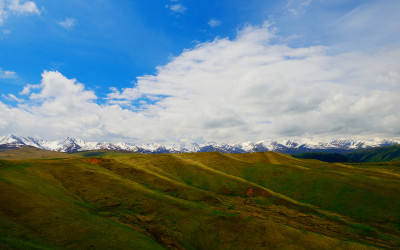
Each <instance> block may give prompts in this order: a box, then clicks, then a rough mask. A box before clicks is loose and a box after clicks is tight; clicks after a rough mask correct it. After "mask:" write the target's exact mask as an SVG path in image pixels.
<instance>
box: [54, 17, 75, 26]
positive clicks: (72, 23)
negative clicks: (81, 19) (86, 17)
mask: <svg viewBox="0 0 400 250" xmlns="http://www.w3.org/2000/svg"><path fill="white" fill-rule="evenodd" d="M58 24H59V25H61V26H62V27H64V28H66V29H70V28H72V27H74V26H75V24H76V20H75V19H74V18H72V17H66V18H65V19H64V20H63V21H59V22H58Z"/></svg>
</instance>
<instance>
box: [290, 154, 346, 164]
mask: <svg viewBox="0 0 400 250" xmlns="http://www.w3.org/2000/svg"><path fill="white" fill-rule="evenodd" d="M292 156H293V157H296V158H300V159H315V160H320V161H325V162H353V160H351V159H350V158H348V157H346V156H344V155H342V154H338V153H323V152H306V153H301V154H293V155H292Z"/></svg>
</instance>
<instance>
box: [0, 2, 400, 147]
mask: <svg viewBox="0 0 400 250" xmlns="http://www.w3.org/2000/svg"><path fill="white" fill-rule="evenodd" d="M399 10H400V3H399V1H396V0H379V1H378V0H337V1H328V0H285V1H277V0H270V1H265V0H263V1H262V0H253V1H237V0H229V1H228V0H217V1H193V0H192V1H189V0H157V1H155V0H148V1H133V0H130V1H128V0H118V1H108V0H92V1H78V0H68V1H66V0H60V1H44V0H34V1H23V0H0V85H1V89H0V91H1V93H0V94H2V95H1V97H0V98H1V99H0V102H1V104H2V105H4V106H3V107H2V109H3V113H4V114H8V116H6V115H5V116H3V118H2V119H3V120H2V121H0V132H2V133H3V134H4V133H16V134H22V135H29V136H38V137H42V138H45V139H54V138H58V137H65V136H74V137H80V138H85V139H92V140H121V139H126V140H128V141H133V142H136V141H138V142H139V141H140V142H165V141H174V142H192V141H203V140H213V141H214V140H215V141H231V140H236V141H238V140H250V139H251V140H258V139H259V140H261V139H266V137H296V136H299V137H304V136H309V137H310V136H311V137H313V136H316V137H319V136H321V137H324V136H329V137H341V136H369V137H374V136H385V137H393V136H399V135H400V131H399V130H398V129H396V128H395V125H396V123H397V122H398V119H397V120H396V117H393V115H396V114H397V113H398V112H399V104H398V102H397V101H395V100H396V99H397V97H398V96H397V95H398V90H399V78H398V74H399V67H398V64H397V62H396V60H393V58H392V56H393V55H397V53H398V51H399V48H400V47H399V42H400V22H399V18H398V11H399ZM258 36H260V37H258ZM246 39H247V40H246ZM258 47H260V49H259V50H256V49H255V50H254V51H253V52H251V51H252V49H253V48H258ZM261 47H262V48H261ZM241 49H243V51H241ZM210 51H212V53H211V54H210ZM239 52H240V53H239ZM235 53H237V55H236V56H232V57H231V58H232V60H239V61H243V62H245V61H246V60H247V59H249V65H253V67H250V66H249V67H248V68H246V66H247V65H246V64H244V65H243V66H242V67H241V68H240V69H241V70H242V71H241V72H240V73H241V75H240V76H243V77H239V76H236V75H235V73H234V72H235V71H234V70H233V69H235V67H236V66H235V63H234V62H233V61H225V60H224V58H220V57H224V56H226V55H229V56H227V57H226V58H229V57H230V56H231V55H233V54H235ZM252 53H253V54H252ZM390 55H392V56H390ZM270 57H276V58H275V59H274V62H275V64H272V63H270V64H269V65H270V66H268V67H266V66H265V65H266V63H267V62H269V60H270ZM199 58H201V59H199ZM250 58H251V60H250ZM300 60H303V62H301V61H300ZM319 60H321V61H319ZM215 61H216V62H215ZM377 61H379V62H377ZM199 62H200V63H199ZM214 62H215V63H214ZM256 62H257V63H256ZM349 62H351V63H349ZM278 63H279V65H281V64H282V65H284V66H282V67H288V68H287V70H288V73H287V74H289V75H290V74H293V76H292V77H287V76H286V75H287V74H286V73H282V75H277V73H276V74H275V73H274V74H272V73H271V74H266V73H265V72H270V71H272V72H280V71H281V68H275V67H277V65H278ZM296 63H300V64H299V65H306V66H305V69H304V71H307V70H309V72H310V73H311V72H317V73H318V74H314V75H313V76H310V75H298V74H297V73H296V74H295V73H291V72H296V69H297V68H298V65H297V64H296ZM199 64H201V67H199V68H198V69H196V70H194V71H191V70H193V69H195V68H196V67H198V66H199ZM321 65H324V67H323V68H318V67H321ZM264 66H265V68H264ZM206 67H210V68H206ZM290 67H296V68H294V69H292V68H290ZM300 67H302V66H300ZM329 67H332V68H329ZM200 69H201V71H202V72H203V73H202V74H199V75H198V74H197V73H199V70H200ZM229 69H231V70H229ZM371 69H373V70H371ZM236 72H237V71H236ZM206 74H207V75H206ZM315 75H320V76H319V77H317V78H316V79H314V78H315V77H314V76H315ZM46 77H47V78H48V79H47V78H46ZM164 77H165V78H164ZM203 77H204V79H207V80H208V81H209V83H204V82H201V81H198V79H203ZM238 77H239V78H238ZM301 77H304V79H302V78H301ZM242 78H243V79H242ZM286 78H288V79H286ZM50 79H53V81H54V82H51V80H50ZM71 79H76V80H71ZM212 79H215V80H212ZM217 79H218V80H217ZM235 79H240V81H239V80H238V82H237V83H235ZM279 79H281V81H280V80H279ZM313 79H314V80H313ZM371 79H374V80H371ZM377 79H381V80H377ZM382 79H386V80H382ZM289 80H290V81H291V82H290V83H289V82H288V81H289ZM57 81H61V83H56V82H57ZM214 81H215V82H214ZM255 82H259V83H257V84H256V83H255ZM46 84H48V85H46ZM292 84H293V85H292ZM359 84H363V85H362V86H360V85H359ZM50 85H54V86H58V87H59V88H60V93H58V92H57V93H55V92H54V93H53V92H51V91H50V92H48V93H47V94H46V93H45V91H46V88H47V87H48V88H49V89H52V87H51V86H50ZM243 86H246V87H243ZM280 86H284V87H282V88H281V87H280ZM313 86H314V87H313ZM315 86H318V87H317V88H315ZM69 87H71V88H69ZM287 87H291V89H293V91H294V92H296V93H297V94H298V95H302V97H301V98H300V97H298V96H297V95H296V93H292V94H290V93H287V91H285V89H286V88H287ZM63 88H65V89H63ZM307 88H310V89H314V90H315V91H314V92H312V93H311V94H310V92H307V93H306V92H304V93H303V92H302V91H303V90H304V89H307ZM23 89H24V91H23ZM257 89H258V90H260V93H262V95H260V96H258V97H257V91H256V90H257ZM327 89H329V90H332V91H333V92H335V93H337V95H332V94H329V93H326V90H327ZM70 90H71V91H70ZM239 90H242V91H244V92H246V91H247V92H246V93H248V94H247V95H246V96H240V95H238V94H237V91H239ZM384 91H388V92H387V93H386V92H384ZM68 93H69V94H70V96H68ZM215 93H217V96H216V97H215V98H214V97H211V98H210V100H211V101H210V103H209V104H210V107H208V106H207V105H208V104H207V105H200V102H201V101H200V100H202V99H204V98H208V97H209V96H213V95H214V94H215ZM272 94H274V96H279V97H280V98H279V99H277V100H276V101H275V104H268V103H264V104H263V105H267V106H268V105H270V106H271V108H269V109H268V108H264V109H260V110H258V109H257V108H254V106H253V104H252V99H256V100H258V101H259V102H260V101H261V100H265V99H266V98H268V99H273V98H272V97H273V96H271V95H272ZM321 94H326V95H327V96H326V100H321V99H320V98H319V97H320V96H321ZM340 94H342V96H340ZM91 95H92V97H90V96H91ZM235 95H236V96H235ZM252 95H255V96H256V97H253V96H252ZM35 96H36V98H35ZM38 96H40V98H38ZM82 96H86V97H82ZM382 96H385V97H386V96H389V97H388V100H389V103H374V104H373V105H372V106H373V107H375V108H373V110H375V109H376V110H375V112H376V113H373V114H371V111H368V110H366V109H365V107H368V105H369V104H368V103H370V102H373V101H377V102H379V100H380V97H382ZM78 97H79V98H78ZM80 97H82V98H80ZM234 97H235V98H240V100H242V101H243V100H245V101H243V103H241V106H240V107H236V106H235V105H234V104H235V103H240V102H238V101H237V100H234ZM63 98H66V99H67V100H72V99H74V98H78V99H77V101H76V105H77V106H76V107H75V106H74V107H72V106H73V105H72V106H71V107H69V106H68V105H65V103H63V102H61V101H60V102H57V100H63ZM191 98H192V99H191ZM257 98H259V99H257ZM298 98H299V99H298ZM335 98H336V99H335ZM340 98H343V100H354V101H350V102H349V103H347V105H348V106H340V107H339V106H338V107H337V108H336V109H337V110H336V109H335V108H333V110H330V109H331V108H332V107H330V108H329V107H328V106H329V104H330V103H336V104H337V102H336V101H337V100H339V99H340ZM247 99H248V100H247ZM183 100H186V101H187V103H185V102H184V101H183ZM335 100H336V101H335ZM340 100H341V99H340ZM366 100H369V101H366ZM78 101H81V103H79V102H78ZM212 101H215V102H212ZM292 102H294V104H293V105H292V104H290V105H289V103H292ZM342 102H345V101H342ZM221 103H222V104H221ZM231 103H232V104H231ZM276 103H278V104H281V105H280V106H287V108H286V109H283V110H281V113H280V114H279V115H278V114H276V113H275V112H274V110H276V109H273V108H272V107H273V106H274V105H276ZM88 104H90V105H88ZM211 104H212V105H211ZM57 105H63V106H64V108H65V107H67V108H65V110H64V111H65V112H68V113H69V116H70V117H69V119H70V120H71V126H72V127H76V128H75V129H73V128H67V127H64V126H61V125H60V126H58V125H57V124H62V122H61V120H62V118H63V117H65V114H64V113H62V112H64V111H60V110H61V109H58V106H57ZM79 105H83V106H91V105H92V106H93V109H92V110H84V109H82V110H80V108H79V107H80V106H79ZM179 105H182V106H179ZM198 105H199V106H198ZM216 105H218V106H219V107H221V108H215V106H216ZM302 105H303V106H304V107H303V108H301V107H302ZM308 106H309V107H308ZM68 107H69V108H70V109H69V108H68ZM183 107H190V108H188V109H184V108H183ZM293 107H298V111H296V109H293ZM350 107H351V108H355V109H356V110H354V111H353V112H354V113H360V114H361V115H360V116H359V117H356V118H354V113H351V112H350V111H349V113H348V114H344V115H343V117H342V114H341V113H340V112H339V111H340V109H342V108H344V109H347V110H351V108H350ZM379 107H381V108H379ZM75 109H76V110H75ZM109 109H115V110H114V111H112V112H117V113H118V112H121V113H120V115H119V116H118V117H119V118H118V119H122V120H121V121H120V123H119V124H125V123H126V124H134V125H133V126H134V127H135V128H131V127H130V126H128V127H125V128H120V127H118V124H114V121H115V119H114V118H112V116H108V115H105V114H106V113H107V112H108V111H109ZM242 109H243V110H242ZM52 110H53V111H54V110H58V111H57V112H55V111H54V113H52V112H53V111H52ZM249 110H253V111H249ZM254 110H257V112H256V111H254ZM85 112H87V113H85ZM96 112H98V113H96ZM193 112H195V113H196V112H197V113H198V114H199V115H198V116H197V117H192V115H191V114H192V113H193ZM310 112H311V113H310ZM330 112H331V113H330ZM335 112H338V113H335ZM214 113H215V114H214ZM89 114H90V115H92V114H96V117H94V118H93V119H92V120H90V121H89V120H85V119H83V118H82V117H88V116H90V115H89ZM333 115H336V117H337V119H338V120H337V121H336V120H332V118H331V117H332V116H333ZM143 117H145V118H143ZM299 117H309V119H306V120H304V122H303V125H304V126H303V127H299V126H298V124H296V122H294V121H295V120H297V119H299ZM351 117H353V118H351ZM82 119H83V120H82ZM110 119H111V120H110ZM113 119H114V120H113ZM16 120H18V121H16ZM27 120H34V121H35V122H33V123H32V124H27V123H26V122H25V121H27ZM36 120H37V121H36ZM43 120H46V121H47V123H49V124H52V125H51V126H50V125H49V126H50V127H49V126H47V125H44V124H41V122H40V121H43ZM311 120H312V121H313V122H312V124H311V122H310V121H311ZM365 120H368V121H369V122H367V124H365V123H366V122H365ZM72 121H74V122H72ZM309 122H310V124H308V123H309ZM281 123H282V124H284V125H282V124H281ZM314 123H316V124H317V125H313V124H314ZM332 123H334V124H340V126H339V125H337V126H332V125H331V124H332ZM155 124H157V125H155ZM397 125H398V123H397ZM286 126H287V127H286ZM136 127H143V131H141V130H140V129H138V128H136ZM171 127H175V128H174V129H172V128H171ZM316 127H319V128H316ZM321 127H327V128H326V129H321ZM251 128H253V129H251ZM124 129H125V130H126V131H124ZM146 129H149V131H155V130H157V131H159V132H157V133H155V134H153V133H152V135H148V134H147V135H148V136H145V135H144V134H146V132H145V131H146ZM49 130H51V131H54V132H52V133H48V131H49ZM82 131H86V132H82ZM238 134H241V135H240V136H239V135H238Z"/></svg>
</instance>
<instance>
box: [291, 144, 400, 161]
mask: <svg viewBox="0 0 400 250" xmlns="http://www.w3.org/2000/svg"><path fill="white" fill-rule="evenodd" d="M292 156H293V157H296V158H300V159H315V160H320V161H325V162H385V161H400V145H392V146H385V147H376V148H368V149H361V150H355V151H353V152H350V153H346V154H338V153H323V152H307V153H301V154H292Z"/></svg>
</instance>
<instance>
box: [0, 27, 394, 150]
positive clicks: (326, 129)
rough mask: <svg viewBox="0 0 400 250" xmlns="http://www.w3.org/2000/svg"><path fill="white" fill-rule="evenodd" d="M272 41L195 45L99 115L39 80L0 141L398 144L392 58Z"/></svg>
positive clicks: (63, 84) (264, 35) (112, 96)
mask: <svg viewBox="0 0 400 250" xmlns="http://www.w3.org/2000/svg"><path fill="white" fill-rule="evenodd" d="M274 38H275V35H274V33H273V32H271V27H270V26H269V24H268V23H265V24H264V25H263V26H261V27H254V26H247V27H245V28H243V29H242V30H240V31H239V32H238V35H237V37H236V38H235V39H228V38H217V39H215V40H214V41H211V42H205V43H201V44H199V45H197V46H196V47H195V48H193V49H189V50H185V51H184V52H182V54H180V55H179V56H177V57H176V58H173V59H172V61H171V62H170V63H168V64H166V65H164V66H160V67H158V68H157V70H158V71H157V73H156V74H154V75H145V76H141V77H138V78H137V81H136V82H135V84H134V86H131V87H127V88H125V89H116V88H112V89H111V92H110V93H109V94H108V97H107V102H106V103H105V104H102V105H99V104H98V103H97V102H96V100H97V97H96V95H95V93H94V92H92V91H88V90H86V89H85V87H84V85H83V84H81V83H78V82H77V81H76V80H75V79H68V78H66V77H65V76H63V75H62V74H61V73H59V72H44V73H43V75H42V82H41V84H39V85H30V86H27V87H26V90H24V91H22V92H23V94H27V95H28V97H29V99H27V101H26V102H25V103H20V104H18V105H17V106H16V107H10V106H6V105H4V104H2V103H0V112H1V113H2V116H1V117H0V132H1V133H2V134H4V133H9V132H13V133H19V134H23V135H31V134H40V135H41V136H42V137H43V138H52V139H55V138H59V137H65V136H74V137H82V138H84V139H93V140H112V139H113V138H114V139H115V138H126V139H128V140H131V141H133V142H136V143H143V142H183V141H184V142H188V141H221V142H237V141H246V140H260V139H267V138H278V137H285V138H288V137H304V136H307V137H336V138H337V137H343V136H350V137H354V136H360V137H368V138H371V137H374V136H382V137H391V136H399V135H400V128H399V126H398V124H399V122H400V62H399V60H397V58H399V56H400V49H398V48H391V49H382V50H379V51H375V52H371V53H368V54H366V53H362V52H352V53H345V54H338V55H332V54H331V53H330V51H329V48H327V47H321V46H310V47H297V48H292V47H289V46H287V45H286V44H284V43H277V42H276V41H275V42H271V40H273V39H274Z"/></svg>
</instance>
